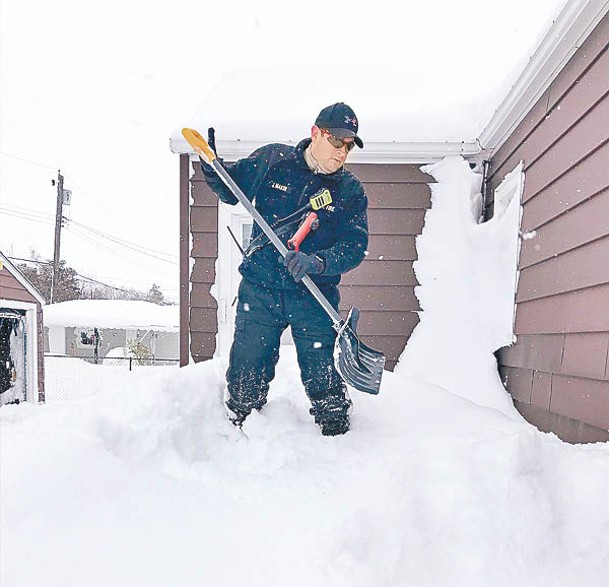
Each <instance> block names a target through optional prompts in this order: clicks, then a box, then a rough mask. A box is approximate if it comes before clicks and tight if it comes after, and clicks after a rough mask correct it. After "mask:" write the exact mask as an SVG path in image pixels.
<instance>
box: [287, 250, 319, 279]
mask: <svg viewBox="0 0 609 587" xmlns="http://www.w3.org/2000/svg"><path fill="white" fill-rule="evenodd" d="M283 265H284V267H286V268H287V270H288V272H289V273H290V275H291V276H292V277H293V278H294V281H296V282H299V281H300V280H301V279H302V278H303V277H304V276H305V275H319V274H320V273H323V270H324V262H323V261H322V260H321V259H320V258H319V257H316V256H315V255H307V254H305V253H301V252H300V251H288V253H287V255H286V256H285V258H284V260H283Z"/></svg>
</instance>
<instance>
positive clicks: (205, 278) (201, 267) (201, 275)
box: [190, 257, 216, 284]
mask: <svg viewBox="0 0 609 587" xmlns="http://www.w3.org/2000/svg"><path fill="white" fill-rule="evenodd" d="M215 266H216V260H215V259H209V258H206V257H200V258H199V259H195V266H194V267H193V268H192V273H191V275H190V281H191V282H192V283H207V284H211V283H214V282H215V281H216V269H215Z"/></svg>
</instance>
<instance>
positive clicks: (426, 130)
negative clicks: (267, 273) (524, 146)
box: [170, 0, 609, 163]
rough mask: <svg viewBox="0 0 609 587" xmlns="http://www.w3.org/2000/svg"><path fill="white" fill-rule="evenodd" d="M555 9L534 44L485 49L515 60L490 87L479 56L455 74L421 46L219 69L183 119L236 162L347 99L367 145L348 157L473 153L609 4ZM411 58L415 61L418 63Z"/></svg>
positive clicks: (299, 132)
mask: <svg viewBox="0 0 609 587" xmlns="http://www.w3.org/2000/svg"><path fill="white" fill-rule="evenodd" d="M558 8H560V11H559V12H558V14H557V15H555V18H551V17H552V16H554V15H552V14H549V15H548V22H546V24H545V25H544V27H542V30H541V34H539V33H538V38H537V39H535V40H534V42H533V44H532V45H531V40H530V39H529V44H528V45H527V44H526V43H525V44H524V46H519V45H516V44H511V45H510V44H509V39H508V43H506V42H505V39H504V42H503V45H507V46H502V39H501V38H498V39H497V43H496V45H495V46H494V47H489V48H480V52H482V51H484V52H485V53H490V54H491V55H495V56H498V55H499V56H500V55H502V54H506V53H507V54H511V55H513V56H512V57H511V59H512V61H511V62H510V61H506V64H510V63H511V67H512V70H511V71H505V70H502V69H501V68H502V65H501V64H500V63H499V64H498V65H496V66H495V69H499V70H500V73H499V75H503V76H504V79H503V82H496V83H495V84H494V85H493V83H489V79H490V72H489V71H485V70H481V69H480V68H479V65H477V64H478V62H479V61H480V55H476V54H470V55H467V56H464V57H463V59H464V63H463V65H464V66H465V67H462V68H461V69H459V71H458V72H454V73H453V72H451V71H450V70H447V69H446V68H444V69H443V68H442V65H441V61H442V55H441V54H438V55H437V56H436V57H437V59H435V60H429V59H426V57H428V56H427V55H426V54H425V51H423V52H421V54H420V55H416V56H408V55H405V56H404V64H403V67H400V68H399V69H396V68H391V69H384V70H383V69H365V68H362V67H357V68H356V67H351V68H349V67H347V68H343V67H341V68H339V69H337V70H336V71H332V72H328V71H324V70H323V69H321V68H319V67H312V68H311V69H295V68H285V69H259V70H233V71H229V72H226V73H225V74H224V75H223V76H222V78H221V79H220V80H219V82H218V84H217V85H216V87H215V89H214V90H213V91H212V92H211V93H210V94H209V95H208V96H207V97H206V98H205V99H204V101H203V102H202V104H201V105H200V106H199V107H198V108H197V110H196V111H195V113H194V114H193V116H192V117H191V118H190V119H189V120H187V121H185V124H184V126H192V127H193V128H197V129H199V130H200V131H201V132H203V133H204V132H205V131H206V129H207V127H208V126H212V125H213V126H214V127H215V128H216V130H217V132H218V134H217V137H218V141H217V145H218V150H219V152H221V153H222V155H223V156H224V157H225V158H227V159H229V160H231V159H235V158H238V157H241V156H244V155H246V154H249V153H250V152H252V151H253V150H254V149H255V148H257V147H259V146H261V145H263V144H265V143H269V142H282V143H288V144H294V143H296V142H297V141H299V140H300V139H302V138H303V137H304V136H307V135H308V133H309V130H310V127H311V125H312V123H313V121H314V117H315V115H316V114H317V112H319V110H321V108H323V107H324V106H326V105H327V104H330V103H333V102H336V101H345V102H347V103H349V104H350V105H351V106H352V107H353V108H354V110H355V111H356V113H357V114H358V117H359V119H360V135H361V136H362V138H363V140H364V142H365V149H363V150H359V149H355V150H354V151H353V152H352V154H351V155H350V161H351V162H352V163H358V162H361V163H391V162H419V161H429V160H432V159H438V158H442V157H444V156H447V155H453V154H459V155H463V156H474V155H477V154H479V153H481V152H483V151H489V150H492V149H494V148H496V147H497V146H499V145H500V144H501V143H502V142H503V141H504V140H505V139H506V138H507V136H509V134H510V132H511V131H512V130H513V129H514V128H515V127H516V126H517V124H518V123H519V122H520V121H521V120H522V118H523V117H524V116H525V114H526V112H527V111H528V110H529V109H530V107H531V106H532V105H533V104H534V103H535V101H536V100H537V99H538V98H539V97H540V96H541V95H542V93H543V92H544V91H545V90H546V89H547V87H548V86H549V85H550V83H551V82H552V81H553V80H554V79H555V77H556V76H557V75H558V73H559V72H560V70H561V69H562V67H563V66H564V65H565V63H566V62H567V61H568V59H569V58H570V57H571V56H572V55H573V53H574V52H575V51H576V50H577V48H578V47H579V46H580V45H581V43H582V42H583V40H585V38H586V37H587V36H588V35H589V34H590V32H591V31H592V30H593V28H594V26H596V24H598V22H599V21H600V20H601V18H602V17H603V16H604V15H605V14H606V13H607V11H608V10H609V2H607V0H569V1H567V2H564V3H561V2H558V3H557V6H556V7H555V10H558ZM488 26H491V27H496V26H497V23H496V22H492V23H488ZM498 31H499V29H498ZM464 34H466V33H464ZM436 44H437V45H438V47H440V46H441V44H440V43H439V42H436ZM432 47H433V41H430V45H429V46H428V47H426V48H425V50H426V51H433V48H432ZM444 50H445V47H444ZM455 51H457V52H458V51H459V47H455ZM523 51H524V53H523ZM432 57H433V55H432ZM514 59H515V61H514ZM436 61H437V62H436ZM415 62H416V63H417V64H418V65H417V68H415V69H412V67H413V65H412V64H413V63H415ZM514 63H515V65H514ZM468 69H469V70H473V72H474V73H475V76H473V77H472V72H471V71H468ZM413 72H414V73H413ZM465 72H468V75H467V76H466V75H465ZM180 131H181V129H180V128H178V129H175V131H174V132H173V133H172V135H171V138H170V147H171V149H172V151H173V152H175V153H188V152H191V150H190V148H189V146H188V144H187V143H186V142H185V141H184V139H183V137H182V135H181V132H180Z"/></svg>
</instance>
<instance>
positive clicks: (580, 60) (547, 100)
mask: <svg viewBox="0 0 609 587" xmlns="http://www.w3.org/2000/svg"><path fill="white" fill-rule="evenodd" d="M607 38H609V18H607V17H606V16H605V18H604V19H603V20H602V21H601V23H600V24H599V25H598V26H597V27H596V28H595V30H594V31H593V32H592V33H591V34H590V36H589V37H588V38H587V39H586V40H585V41H584V43H583V45H582V46H581V47H580V49H579V50H578V51H577V52H576V53H575V55H574V56H573V57H572V58H571V59H570V61H569V63H568V64H567V65H566V67H565V68H564V69H563V70H562V71H561V72H560V75H559V76H558V77H557V78H556V79H555V80H554V81H553V82H552V84H551V85H550V87H549V88H548V89H547V90H546V91H545V92H544V94H543V95H542V96H541V97H540V98H539V100H538V101H537V102H536V103H535V105H534V106H533V107H532V108H531V110H530V111H529V112H528V114H527V115H526V117H525V118H524V119H523V120H522V122H521V123H520V124H519V125H518V127H517V128H516V130H515V131H514V132H513V133H512V135H511V136H510V137H509V138H508V139H507V140H506V141H505V142H504V143H503V145H502V146H501V147H500V148H499V149H498V151H497V153H495V154H494V155H493V157H492V161H491V168H490V172H491V174H490V175H489V177H491V178H492V180H491V184H492V187H493V189H494V188H495V187H496V186H497V185H498V184H499V183H501V180H502V179H503V176H505V174H506V173H508V172H509V171H510V170H511V169H513V168H514V167H515V166H516V164H517V163H518V161H520V160H521V159H524V160H525V163H528V160H527V158H528V157H529V155H532V156H535V153H526V154H525V153H524V152H523V151H522V150H521V149H520V148H519V147H520V146H521V145H522V142H523V141H524V140H525V139H527V137H529V136H530V135H531V133H532V132H533V131H534V130H535V129H536V128H537V127H538V125H539V124H540V123H542V122H543V121H544V118H545V116H546V113H547V112H548V111H549V110H550V109H551V108H553V107H554V106H555V105H556V103H557V102H559V101H560V100H562V99H564V97H565V95H568V92H569V90H572V87H573V86H574V84H576V83H577V82H578V79H579V78H581V77H582V76H585V72H586V70H588V68H590V67H591V65H592V64H593V62H594V61H595V60H596V59H597V57H598V56H599V55H600V54H601V53H602V52H603V51H605V50H606V48H607ZM601 73H602V72H601ZM493 174H497V175H496V177H493Z"/></svg>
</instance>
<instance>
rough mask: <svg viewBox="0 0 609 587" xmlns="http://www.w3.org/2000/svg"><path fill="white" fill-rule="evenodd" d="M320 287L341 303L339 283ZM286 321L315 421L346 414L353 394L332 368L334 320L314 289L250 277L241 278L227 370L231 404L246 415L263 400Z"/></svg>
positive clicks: (229, 403) (335, 303)
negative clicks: (286, 286) (273, 286)
mask: <svg viewBox="0 0 609 587" xmlns="http://www.w3.org/2000/svg"><path fill="white" fill-rule="evenodd" d="M320 289H321V291H322V293H323V294H324V295H325V296H326V297H327V298H328V301H329V302H330V303H331V304H332V306H333V307H334V308H338V302H339V297H340V296H339V293H338V288H337V287H335V286H326V287H322V288H320ZM288 325H290V326H291V328H292V338H293V339H294V344H295V346H296V352H297V356H298V365H299V367H300V376H301V380H302V383H303V385H304V388H305V391H306V394H307V396H308V398H309V400H310V401H311V405H312V408H311V410H310V411H311V414H312V415H313V416H315V421H316V422H317V423H318V424H320V423H322V422H330V421H334V420H339V419H341V418H342V419H344V418H345V417H346V416H347V415H348V412H349V408H350V407H351V400H350V399H349V396H348V394H347V389H346V386H345V384H344V383H343V381H342V379H341V377H340V375H339V374H338V373H337V371H336V369H335V368H334V357H333V353H334V341H335V339H336V332H335V330H334V328H333V327H332V320H331V319H330V318H329V317H328V315H327V314H326V313H325V311H324V310H323V308H322V307H321V306H320V304H319V302H317V300H316V299H315V298H314V297H313V296H312V295H311V294H310V292H309V291H308V290H307V289H306V288H305V287H304V286H303V285H298V286H296V284H295V287H293V288H289V289H277V290H275V289H273V290H272V289H269V288H266V287H264V286H262V285H258V284H254V283H252V282H250V281H248V280H246V279H243V280H242V281H241V285H240V287H239V305H238V306H237V316H236V319H235V338H234V340H233V345H232V347H231V351H230V362H229V367H228V371H227V372H226V379H227V388H228V398H227V401H226V405H227V407H228V408H229V409H230V410H231V411H232V412H233V413H235V414H236V415H238V416H241V417H246V416H247V415H248V414H249V413H250V412H251V411H252V410H254V409H260V408H262V406H264V404H265V403H266V400H267V395H268V391H269V384H270V383H271V381H272V380H273V378H274V376H275V366H276V365H277V361H278V360H279V341H280V338H281V334H282V332H283V331H284V330H285V329H286V328H287V327H288Z"/></svg>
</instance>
